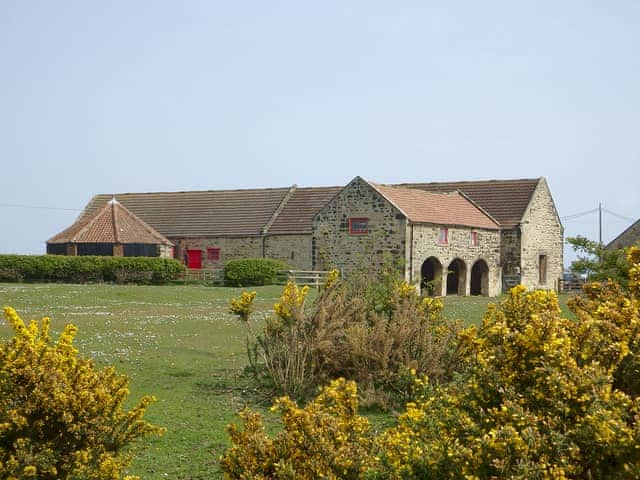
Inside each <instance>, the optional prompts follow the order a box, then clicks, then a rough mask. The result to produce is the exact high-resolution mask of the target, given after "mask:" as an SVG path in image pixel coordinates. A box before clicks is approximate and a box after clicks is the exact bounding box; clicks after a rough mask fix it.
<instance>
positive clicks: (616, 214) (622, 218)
mask: <svg viewBox="0 0 640 480" xmlns="http://www.w3.org/2000/svg"><path fill="white" fill-rule="evenodd" d="M603 210H604V211H605V212H607V213H608V214H609V215H613V216H614V217H616V218H619V219H620V220H626V221H627V222H631V223H633V222H635V219H633V218H629V217H625V216H624V215H620V214H619V213H616V212H612V211H611V210H608V209H606V208H603Z"/></svg>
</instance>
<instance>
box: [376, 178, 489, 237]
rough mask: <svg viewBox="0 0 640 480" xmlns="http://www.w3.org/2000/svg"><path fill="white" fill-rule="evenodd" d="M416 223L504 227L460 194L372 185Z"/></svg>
mask: <svg viewBox="0 0 640 480" xmlns="http://www.w3.org/2000/svg"><path fill="white" fill-rule="evenodd" d="M369 184H370V185H371V186H372V187H373V188H375V189H376V190H377V191H378V192H379V193H380V194H381V195H382V196H384V197H385V198H386V199H387V200H389V201H390V202H391V203H392V204H393V205H395V206H396V207H397V208H398V209H400V211H402V212H403V213H404V214H405V216H406V217H407V218H408V219H409V220H410V221H412V222H418V223H434V224H439V225H460V226H465V227H476V228H486V229H490V230H497V229H499V228H500V226H499V225H498V224H497V223H496V222H495V220H493V219H492V218H491V217H490V216H489V215H487V213H486V212H484V211H483V210H481V209H480V208H478V207H477V206H476V205H474V204H473V202H471V201H470V200H469V199H468V198H466V197H465V196H464V195H462V194H461V193H460V192H458V191H455V192H450V193H435V192H427V191H424V190H419V189H411V188H400V187H391V186H388V185H378V184H375V183H371V182H369Z"/></svg>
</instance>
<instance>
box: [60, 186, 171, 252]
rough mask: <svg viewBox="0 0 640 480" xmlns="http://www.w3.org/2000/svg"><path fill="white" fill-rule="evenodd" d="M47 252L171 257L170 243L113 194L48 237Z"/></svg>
mask: <svg viewBox="0 0 640 480" xmlns="http://www.w3.org/2000/svg"><path fill="white" fill-rule="evenodd" d="M47 253H49V254H55V255H72V256H76V255H101V256H114V257H165V258H171V257H172V256H173V243H171V242H170V241H169V240H168V239H167V238H166V237H164V236H163V235H162V234H160V233H158V232H157V231H156V230H155V229H154V228H152V227H150V226H149V225H147V224H146V223H145V222H144V221H143V220H142V219H140V218H138V217H137V216H136V215H134V214H133V213H131V212H130V211H129V210H127V208H126V207H124V206H123V205H122V204H120V202H118V201H117V200H116V199H115V198H113V199H112V200H111V201H109V202H107V203H106V205H104V206H102V208H100V209H99V210H96V211H94V212H93V213H92V214H89V215H85V216H83V217H81V218H80V219H78V221H76V222H75V223H74V224H73V225H71V226H70V227H69V228H67V229H65V230H63V231H62V232H60V233H58V234H57V235H55V236H53V237H52V238H50V239H49V240H47Z"/></svg>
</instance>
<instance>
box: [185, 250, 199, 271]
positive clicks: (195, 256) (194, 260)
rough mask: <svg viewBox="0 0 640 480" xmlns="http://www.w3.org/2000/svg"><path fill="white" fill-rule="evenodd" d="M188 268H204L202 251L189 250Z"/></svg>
mask: <svg viewBox="0 0 640 480" xmlns="http://www.w3.org/2000/svg"><path fill="white" fill-rule="evenodd" d="M187 267H189V268H202V250H187Z"/></svg>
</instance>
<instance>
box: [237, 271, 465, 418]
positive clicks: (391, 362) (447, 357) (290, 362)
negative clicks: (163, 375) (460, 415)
mask: <svg viewBox="0 0 640 480" xmlns="http://www.w3.org/2000/svg"><path fill="white" fill-rule="evenodd" d="M308 293H309V287H308V286H303V287H300V286H298V285H296V284H295V283H293V282H289V283H287V285H286V286H285V287H284V288H283V291H282V296H281V298H280V300H279V302H277V303H276V304H275V305H274V313H273V315H271V316H269V317H267V318H266V319H265V326H264V329H263V330H262V332H261V333H260V334H258V335H254V334H253V329H252V326H251V324H250V323H249V322H248V321H245V323H246V326H247V328H248V330H249V333H250V335H251V336H252V337H253V343H251V342H250V345H249V347H248V349H247V351H248V356H249V362H250V365H251V368H252V370H253V371H254V372H255V373H256V374H257V376H258V379H259V380H260V381H261V382H262V383H263V385H268V386H270V387H273V388H274V390H275V391H276V392H278V394H286V395H290V396H292V397H294V398H304V397H308V396H309V395H310V394H311V393H312V392H313V391H315V390H316V389H317V387H318V386H320V385H323V384H326V383H327V382H329V381H331V380H332V379H335V378H339V377H344V378H347V379H349V380H354V381H356V382H357V383H358V385H359V387H360V390H361V394H362V395H363V397H365V403H366V405H367V406H377V407H381V408H391V407H394V406H401V405H402V404H403V403H404V402H405V401H407V400H410V399H412V398H414V396H415V392H416V389H415V384H414V379H415V375H411V374H410V371H411V370H415V371H416V372H417V373H418V374H419V375H427V376H428V377H429V378H430V379H431V380H432V381H434V382H440V381H444V380H446V379H448V378H449V377H450V375H451V374H452V372H453V371H454V369H455V367H456V366H457V365H458V364H459V361H460V353H461V352H460V350H459V349H457V348H456V338H457V334H458V332H459V331H460V329H461V323H460V322H453V321H449V320H447V319H446V318H445V317H443V316H442V307H443V305H442V301H441V299H439V298H430V297H429V298H422V297H420V295H419V293H418V291H417V290H416V288H415V286H413V285H409V284H408V283H406V282H404V281H401V280H399V279H398V278H397V276H394V275H391V274H388V275H386V276H385V275H383V276H382V277H376V278H366V279H364V280H363V279H362V278H358V277H355V278H353V277H350V278H349V279H348V280H347V281H341V280H340V277H339V272H338V270H334V271H332V272H330V273H329V275H328V278H327V282H326V283H325V285H324V286H323V287H322V288H321V289H320V290H319V292H318V295H317V296H316V298H315V300H314V302H313V304H312V305H310V306H307V305H306V300H307V296H308ZM254 296H255V295H253V294H250V293H248V292H245V293H243V294H242V296H241V297H240V298H239V299H234V300H232V301H231V311H232V312H233V313H236V314H238V315H239V316H240V318H243V319H245V320H248V318H249V313H250V305H251V302H252V301H253V297H254ZM243 299H244V300H243ZM243 315H246V316H243Z"/></svg>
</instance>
